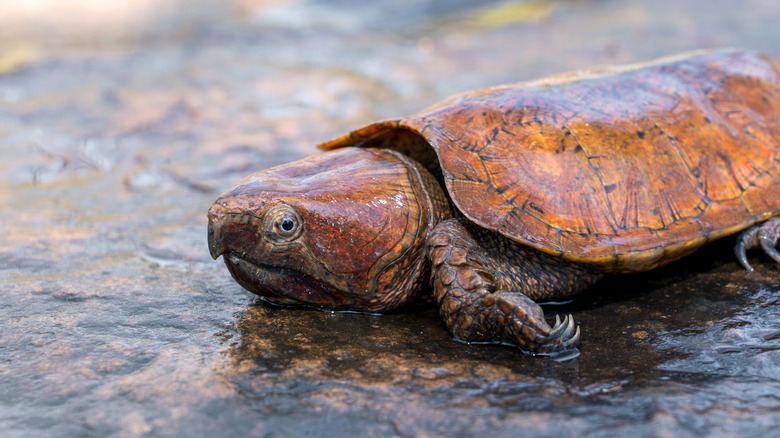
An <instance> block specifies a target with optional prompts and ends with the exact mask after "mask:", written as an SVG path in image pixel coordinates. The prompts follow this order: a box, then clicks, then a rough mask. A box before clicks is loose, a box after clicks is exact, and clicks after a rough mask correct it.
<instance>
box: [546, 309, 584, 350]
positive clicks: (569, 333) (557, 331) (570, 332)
mask: <svg viewBox="0 0 780 438" xmlns="http://www.w3.org/2000/svg"><path fill="white" fill-rule="evenodd" d="M579 339H580V327H579V326H578V325H577V324H575V323H574V318H573V317H572V316H571V315H566V316H565V317H564V318H563V321H561V318H560V317H559V316H558V315H555V325H553V328H552V330H551V331H550V334H549V335H548V336H547V340H548V343H547V344H545V345H544V346H548V348H549V349H550V350H551V351H564V350H568V349H570V348H572V347H573V346H574V345H576V344H577V341H578V340H579ZM550 347H552V348H550Z"/></svg>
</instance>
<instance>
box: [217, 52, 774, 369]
mask: <svg viewBox="0 0 780 438" xmlns="http://www.w3.org/2000/svg"><path fill="white" fill-rule="evenodd" d="M320 147H321V148H323V149H327V150H334V151H332V152H329V153H328V154H336V155H328V154H324V155H323V156H322V158H320V159H318V160H319V161H317V163H319V164H317V165H316V166H314V165H311V164H305V163H304V162H303V161H302V162H300V163H302V164H295V163H292V164H290V165H288V166H289V167H286V168H285V166H282V168H283V169H277V170H273V169H271V170H269V171H267V173H265V174H262V175H261V176H258V177H254V179H253V178H249V179H248V180H247V181H246V182H244V183H243V185H241V184H240V185H239V186H237V188H234V189H233V190H232V191H228V192H226V193H225V194H223V195H222V196H221V197H220V198H219V199H218V200H217V202H215V204H214V206H213V207H212V210H210V213H209V218H210V225H209V235H210V238H209V239H210V246H211V249H212V255H213V256H214V257H215V258H216V257H217V256H219V255H220V254H223V253H231V252H232V253H233V254H239V255H240V256H241V257H244V256H246V255H247V254H250V253H251V252H252V251H256V250H255V249H247V248H246V247H242V246H241V245H242V243H243V242H245V241H248V240H251V236H250V233H251V231H250V230H249V229H246V230H244V231H242V233H243V234H241V235H240V236H239V237H237V238H234V239H233V240H232V242H236V243H234V244H233V245H234V247H233V248H231V247H230V245H228V244H226V243H225V242H226V241H227V240H229V239H227V238H226V237H225V236H226V235H228V234H229V233H228V232H227V231H225V230H227V229H228V228H229V227H228V223H229V222H230V220H228V219H227V218H229V217H242V216H241V215H242V214H243V213H242V211H243V210H241V209H242V208H246V205H245V204H246V202H247V201H246V200H245V198H241V200H240V201H239V200H237V199H238V198H237V196H238V195H237V194H239V193H240V194H241V196H244V197H246V195H247V194H248V193H250V192H251V190H249V187H250V186H251V185H252V184H254V185H257V184H261V185H262V184H265V186H266V187H265V188H263V189H262V190H260V192H261V193H262V195H258V196H261V197H264V199H265V200H264V201H262V202H258V203H257V204H258V205H259V204H264V203H268V204H269V205H271V204H273V203H275V202H284V203H290V205H293V204H294V203H295V202H299V201H300V199H298V198H296V199H295V200H294V201H293V200H289V199H288V198H287V197H286V196H288V192H287V191H285V190H287V189H286V188H285V189H284V190H282V189H279V184H280V183H279V181H282V180H284V178H288V180H287V181H289V182H290V184H287V185H288V186H294V187H296V188H297V190H304V191H306V190H311V191H312V192H311V193H319V192H320V191H321V190H322V186H323V184H325V185H327V184H328V183H327V182H326V183H323V180H317V181H316V182H315V181H313V180H312V179H311V178H312V176H311V175H312V173H313V172H321V173H322V174H323V175H329V174H331V173H333V172H334V170H333V167H334V166H335V164H333V163H339V164H338V166H345V165H347V164H348V163H349V162H350V161H356V162H358V161H359V162H361V163H368V162H369V161H370V162H372V163H373V164H371V165H368V164H366V165H365V166H363V165H362V164H361V166H353V167H350V171H352V172H355V173H359V174H360V175H354V178H355V179H354V181H350V182H349V183H348V185H349V188H350V190H352V192H351V193H353V194H352V195H345V196H346V197H350V196H353V197H354V196H357V195H355V193H358V192H362V191H364V190H365V191H370V190H374V189H377V188H381V187H382V186H383V185H392V186H393V187H396V183H395V182H392V181H395V178H399V177H400V178H401V179H403V180H404V181H407V182H408V183H404V184H405V185H403V186H404V187H406V188H404V190H407V189H408V187H415V188H416V189H415V190H417V191H416V192H415V193H418V194H419V195H420V196H422V198H424V199H434V200H435V201H434V202H431V201H425V202H423V203H422V204H419V205H418V204H415V205H417V206H416V207H415V208H416V210H415V213H414V215H411V216H410V215H407V216H406V217H407V219H409V218H412V219H415V220H416V219H419V218H421V217H425V218H427V219H426V220H424V221H418V222H420V223H421V224H422V223H423V222H424V226H423V228H422V229H416V228H415V230H416V231H415V233H416V234H414V238H413V239H411V240H413V241H414V242H415V245H421V246H414V248H420V247H422V248H424V251H419V250H417V249H415V250H412V249H407V248H406V247H405V246H404V247H400V246H396V247H394V248H393V250H392V252H393V253H394V254H395V255H396V257H398V258H396V259H393V261H392V262H391V263H389V264H390V265H393V266H400V265H405V264H407V265H410V266H412V265H413V266H414V269H413V270H411V271H410V270H404V269H393V270H391V271H386V270H385V271H382V275H381V276H380V277H381V278H379V280H376V281H368V280H369V278H368V277H370V276H371V275H366V274H365V273H362V274H361V275H362V276H361V277H360V278H361V281H364V280H365V281H366V282H365V283H361V284H366V285H367V286H366V287H363V288H362V289H360V294H364V295H368V298H366V297H361V301H359V302H358V301H356V300H353V299H351V298H348V297H345V296H344V295H343V294H341V293H340V292H338V291H336V290H334V289H331V290H330V292H329V294H331V295H328V296H326V295H322V294H319V293H317V291H316V289H317V285H319V284H321V283H323V282H325V281H324V280H323V279H324V278H325V275H324V274H316V275H311V274H310V273H309V274H306V275H304V276H303V277H302V278H306V281H305V283H306V287H305V288H304V287H299V286H295V285H293V283H291V281H290V280H289V278H288V279H285V281H286V283H285V284H287V285H289V287H290V288H293V289H296V291H297V294H296V297H295V299H294V300H289V297H286V299H288V300H287V301H283V303H285V304H289V303H302V304H307V303H314V305H316V306H318V307H326V308H348V309H351V310H371V311H387V310H392V309H395V308H398V307H399V306H402V305H404V304H406V303H408V302H409V301H410V300H414V299H419V298H420V297H421V295H422V294H421V293H420V292H419V291H420V289H421V288H423V289H424V288H425V287H426V284H427V283H428V282H427V281H425V279H426V278H428V279H429V280H430V284H431V285H432V288H433V294H434V297H435V299H436V302H437V304H438V306H439V309H440V314H441V316H442V318H443V320H444V322H445V324H446V325H447V327H448V329H449V330H450V332H451V333H452V334H453V335H454V337H455V338H456V339H459V340H463V341H467V342H491V343H502V344H511V345H516V346H518V347H520V348H521V349H523V350H524V351H526V352H530V353H533V354H557V353H559V352H561V351H565V350H568V349H570V348H572V347H574V346H575V345H576V342H577V340H578V339H579V336H580V331H579V327H577V325H576V324H575V323H574V322H573V320H572V319H571V317H570V316H566V317H564V318H563V320H561V319H560V318H558V317H556V321H555V323H553V324H548V323H547V321H546V320H545V317H544V313H543V311H542V309H541V308H540V307H539V306H538V305H537V304H536V302H535V301H536V300H547V299H555V298H563V297H569V296H572V295H574V294H576V293H578V292H580V291H582V290H584V289H586V288H588V287H590V286H591V285H592V284H593V283H595V282H596V281H597V280H598V279H599V278H601V277H602V276H603V275H605V274H622V273H633V272H641V271H646V270H650V269H654V268H656V267H659V266H662V265H664V264H667V263H669V262H672V261H674V260H677V259H679V258H681V257H684V256H685V255H688V254H690V253H691V252H693V251H695V250H696V249H698V248H699V247H701V246H702V245H704V244H705V243H707V242H709V241H711V240H713V239H717V238H721V237H724V236H727V235H731V234H735V233H739V232H742V234H741V235H740V237H739V238H738V241H737V245H736V247H735V252H736V254H737V258H738V260H739V262H740V263H741V264H743V265H744V266H745V267H746V268H747V269H751V268H750V266H749V264H748V262H747V256H746V252H747V250H749V249H753V248H762V249H763V250H764V251H765V252H767V253H768V254H769V255H770V256H771V257H773V258H775V260H778V261H780V253H778V252H777V250H776V249H775V248H774V245H775V243H776V242H777V241H778V237H780V220H778V219H777V218H776V217H775V216H776V215H777V214H778V212H780V193H779V192H778V191H777V190H776V187H777V184H778V182H780V173H779V169H778V156H777V153H778V149H780V63H778V62H777V61H775V60H773V59H771V58H769V57H767V56H765V55H762V54H758V53H755V52H750V51H741V50H733V49H728V50H716V51H700V52H693V53H687V54H683V55H678V56H675V57H671V58H665V59H661V60H657V61H653V62H649V63H643V64H634V65H628V66H616V67H601V68H596V69H591V70H586V71H580V72H574V73H567V74H563V75H559V76H555V77H551V78H546V79H541V80H538V81H533V82H525V83H517V84H510V85H504V86H498V87H493V88H488V89H483V90H477V91H472V92H467V93H463V94H460V95H457V96H453V97H452V98H450V99H447V100H445V101H444V102H442V103H440V104H437V105H434V106H433V107H430V108H428V109H426V110H424V111H422V112H420V113H418V114H415V115H412V116H409V117H404V118H400V119H394V120H388V121H383V122H378V123H374V124H371V125H368V126H366V127H364V128H361V129H358V130H356V131H353V132H351V133H349V134H347V135H345V136H342V137H339V138H336V139H334V140H332V141H329V142H327V143H324V144H322V145H320ZM360 151H363V152H360ZM304 161H305V160H304ZM331 162H332V163H331ZM329 163H330V164H329ZM372 166H376V167H372ZM391 168H392V169H395V170H393V171H389V170H388V169H391ZM371 169H374V170H371ZM403 169H406V170H403ZM372 172H375V173H376V175H379V177H380V178H384V177H385V176H388V175H390V174H392V178H389V179H387V180H382V181H383V182H378V181H377V180H375V179H373V177H372V176H370V175H372ZM412 174H413V175H412ZM340 175H341V174H340ZM401 175H403V176H402V177H401ZM290 178H292V179H290ZM327 181H331V182H332V180H327ZM356 181H363V182H362V183H360V182H356ZM269 186H273V188H272V189H269V188H268V187H269ZM334 190H335V189H334ZM407 191H408V190H407ZM260 192H258V193H260ZM280 193H281V194H280ZM404 193H406V192H404ZM323 196H324V195H323ZM361 196H362V198H361V199H363V198H366V199H368V198H370V197H369V196H368V195H366V194H361ZM301 199H303V198H301ZM372 199H373V198H372ZM310 200H311V196H309V198H306V200H304V201H300V202H304V203H305V202H309V201H310ZM411 200H412V198H411V197H409V198H404V201H403V202H401V203H399V205H400V204H404V203H406V204H409V205H412V204H414V202H411ZM253 202H254V201H253ZM423 204H425V205H423ZM252 206H253V207H252V208H253V209H254V210H253V212H252V214H253V215H254V216H253V217H257V218H260V219H258V220H262V216H263V215H264V214H265V213H263V211H264V210H263V209H262V208H260V207H257V206H256V205H255V204H252ZM263 208H265V207H263ZM269 208H275V207H269ZM304 219H305V218H304ZM253 220H254V219H253ZM307 220H308V222H309V223H312V222H315V220H314V219H305V220H302V221H301V222H302V223H303V222H306V221H307ZM243 222H247V221H246V220H243ZM377 224H378V225H377V226H379V225H381V224H380V222H377ZM236 229H238V228H236ZM361 233H362V234H367V233H368V232H362V231H360V232H356V233H353V235H349V231H345V237H347V236H348V237H349V239H350V242H347V241H346V240H342V242H343V245H345V246H348V245H349V244H350V243H351V240H352V238H353V237H354V238H356V239H358V240H359V238H361V237H362V236H361ZM376 240H377V239H375V238H372V239H370V240H368V242H369V243H370V244H371V245H374V244H375V242H376ZM399 242H400V240H399ZM335 245H338V244H335ZM310 246H311V245H310ZM319 246H320V247H322V246H323V245H322V244H320V245H319ZM324 246H327V245H324ZM311 247H312V248H314V247H316V245H314V246H311ZM372 248H373V246H372ZM351 252H355V247H350V250H343V251H342V252H340V253H339V256H340V257H342V258H343V259H344V260H347V259H349V257H350V256H351V255H352V254H351ZM407 253H414V254H421V255H420V256H419V257H420V260H424V261H422V262H419V263H418V262H416V261H415V262H414V263H412V262H410V261H409V260H408V259H404V260H403V262H399V261H398V260H401V257H402V256H405V254H407ZM250 255H251V254H250ZM232 257H234V258H235V257H238V256H236V255H234V256H232ZM258 257H259V256H258ZM285 257H292V256H289V255H286V256H285ZM340 260H341V259H340ZM383 260H384V259H383ZM415 260H417V259H415ZM226 263H228V258H226ZM377 263H379V262H377ZM383 263H384V262H383ZM306 264H307V266H312V269H315V267H314V265H315V264H316V263H314V262H311V261H309V260H308V259H307V261H306ZM228 266H229V267H231V265H230V263H228ZM285 266H286V267H285V268H284V269H287V270H289V269H293V268H290V267H287V265H285ZM290 266H293V265H290ZM382 266H384V265H382ZM317 269H318V268H317ZM231 272H232V273H233V274H234V277H236V279H237V280H239V282H241V283H242V285H244V286H245V287H247V289H250V290H253V291H255V292H257V293H259V294H260V295H263V294H264V293H267V291H268V290H269V287H268V285H267V284H261V283H262V281H259V280H257V279H256V278H254V277H253V276H252V275H248V274H246V272H244V271H241V269H239V268H236V267H235V265H234V266H233V267H232V268H231ZM388 272H392V274H389V273H388ZM410 272H412V273H413V275H411V274H410ZM274 275H276V276H278V275H281V274H278V273H277V274H274ZM255 277H257V276H255ZM340 281H341V280H340ZM342 283H343V281H342ZM400 285H403V287H401V286H400ZM379 286H381V287H379ZM340 288H341V289H338V288H337V289H338V290H339V291H343V290H345V288H346V286H343V285H342V286H340ZM401 289H403V290H401ZM354 290H356V289H354ZM298 292H299V293H298ZM304 292H305V293H306V294H309V295H312V296H317V297H318V298H317V300H318V301H316V302H313V301H306V298H305V297H304V295H305V294H304ZM268 295H274V297H273V298H272V300H274V299H277V298H278V299H281V298H280V297H281V296H282V295H289V294H286V293H285V292H284V291H283V290H281V291H280V288H279V287H276V288H274V290H273V293H272V294H271V293H270V292H269V293H268ZM336 295H338V298H337V299H336V298H328V297H329V296H330V297H333V296H336ZM356 303H358V304H356Z"/></svg>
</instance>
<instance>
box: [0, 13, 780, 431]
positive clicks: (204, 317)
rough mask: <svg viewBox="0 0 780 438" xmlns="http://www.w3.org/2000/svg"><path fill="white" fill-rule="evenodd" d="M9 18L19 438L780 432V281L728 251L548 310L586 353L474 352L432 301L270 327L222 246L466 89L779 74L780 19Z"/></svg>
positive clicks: (621, 281)
mask: <svg viewBox="0 0 780 438" xmlns="http://www.w3.org/2000/svg"><path fill="white" fill-rule="evenodd" d="M7 3H8V5H4V6H2V7H1V8H0V9H2V8H4V10H3V11H2V13H0V29H2V30H0V202H1V204H0V205H2V209H0V223H2V233H0V287H1V288H2V294H0V430H2V431H3V436H9V437H17V436H18V437H21V436H106V435H118V436H144V435H154V436H170V435H183V436H193V435H203V436H206V435H209V436H217V435H219V436H247V435H250V436H332V435H340V436H344V435H347V434H349V433H354V434H360V435H366V436H433V435H444V434H450V435H452V434H475V435H476V434H490V435H491V436H518V434H522V435H524V436H526V435H527V436H532V435H540V436H556V435H582V434H588V435H593V436H613V435H615V434H621V435H627V434H632V435H636V436H700V435H702V434H712V435H727V436H770V435H772V434H774V433H776V431H777V428H778V426H780V351H779V350H780V323H779V322H778V321H780V269H778V267H777V266H775V265H773V264H772V263H770V262H769V261H768V260H766V259H761V258H760V257H759V256H758V255H754V256H755V257H754V258H753V259H752V262H753V263H754V264H755V266H756V268H757V269H756V273H754V274H747V273H746V272H744V271H743V270H742V269H741V268H740V267H739V266H738V265H737V263H736V262H735V261H734V259H733V256H732V255H731V246H732V244H733V240H732V239H725V240H724V241H723V242H716V243H714V244H712V245H710V246H708V247H707V248H705V249H704V250H702V251H700V252H699V253H698V254H697V255H695V256H694V257H692V258H690V259H687V260H685V261H682V262H680V263H677V264H675V265H673V266H670V267H667V268H665V269H662V270H659V271H656V272H652V273H648V274H643V275H638V276H632V277H624V278H614V279H609V280H606V281H605V282H603V283H601V284H599V285H598V286H597V287H594V288H593V290H592V291H590V292H589V293H587V294H585V295H583V296H580V297H578V299H577V300H576V301H575V302H574V303H571V304H568V305H566V306H563V307H561V306H557V307H548V309H547V311H548V313H549V314H553V313H555V312H561V313H568V312H571V313H573V314H574V317H575V319H576V320H577V321H578V322H579V323H580V325H581V328H582V331H583V336H582V341H581V345H580V347H581V354H580V356H579V357H576V358H573V359H570V360H566V361H553V360H549V359H540V358H534V357H530V356H526V355H523V354H522V353H520V352H518V351H517V350H514V349H512V348H506V347H495V346H482V345H464V344H459V343H455V342H453V341H452V340H451V339H450V338H449V336H448V334H447V332H446V331H445V329H444V328H443V326H442V324H441V323H440V321H439V320H438V317H437V314H436V311H435V310H433V309H409V310H407V311H404V312H399V313H395V314H391V315H384V316H375V315H359V314H333V313H325V312H317V311H307V310H294V309H279V308H270V307H267V306H264V305H262V304H260V303H257V302H256V301H255V298H253V296H252V295H250V294H249V293H248V292H246V291H244V290H242V289H241V288H240V287H239V286H238V285H237V284H236V283H234V282H233V281H232V279H231V278H230V276H229V274H228V272H227V270H226V269H225V268H224V266H223V265H222V263H221V261H219V262H215V261H212V260H211V259H210V257H209V255H208V250H207V247H206V211H207V209H208V206H209V204H210V203H211V202H212V201H213V199H214V198H215V197H216V196H217V195H218V194H219V192H220V191H222V190H223V189H225V188H227V187H229V186H230V185H232V184H234V183H235V182H237V181H238V180H239V179H240V178H242V177H243V176H245V175H246V174H248V173H250V172H253V171H255V170H258V169H262V168H266V167H268V166H271V165H275V164H279V163H283V162H287V161H290V160H293V159H296V158H299V157H302V156H304V155H307V154H310V153H315V149H314V145H315V144H316V143H317V142H319V141H323V140H326V139H328V138H330V137H331V136H334V135H337V134H341V133H344V132H346V131H348V130H349V129H350V128H355V127H357V126H360V125H362V124H364V123H367V122H370V121H372V120H375V119H379V118H383V117H391V116H397V115H401V114H405V113H409V112H414V111H417V110H419V109H421V108H423V107H425V106H427V105H429V104H431V103H434V102H435V101H437V100H439V99H441V98H444V97H446V96H447V95H449V94H452V93H455V92H458V91H463V90H466V89H470V88H477V87H483V86H488V85H495V84H498V83H502V82H510V81H516V80H523V79H531V78H534V77H538V76H541V75H545V74H551V73H556V72H560V71H563V70H568V69H574V68H581V67H586V66H590V65H594V64H603V63H624V62H630V61H638V60H645V59H650V58H653V57H656V56H661V55H667V54H671V53H675V52H679V51H683V50H689V49H695V48H701V47H717V46H737V47H746V48H752V49H758V50H762V51H764V52H767V53H769V54H771V55H774V56H775V57H780V47H778V46H777V41H780V27H778V26H777V23H778V22H779V21H780V4H778V3H777V2H776V1H774V0H763V1H761V0H751V1H745V2H739V3H737V2H712V1H704V0H695V1H687V2H679V1H671V0H646V1H635V2H619V1H598V2H597V1H591V2H588V1H549V2H542V1H540V2H508V3H507V2H500V3H497V2H467V1H457V2H446V3H445V2H433V1H419V2H402V3H401V4H399V3H398V2H390V1H379V2H349V1H335V0H332V1H325V2H315V1H306V0H300V1H275V2H271V1H262V0H245V1H238V0H236V1H232V2H216V1H213V2H212V1H207V0H199V1H197V2H187V3H186V4H185V2H176V1H168V2H165V1H162V0H159V1H152V0H148V1H141V2H107V3H106V4H116V5H119V6H115V7H110V6H100V7H98V6H94V8H97V9H98V10H93V9H94V8H93V9H90V8H89V7H87V6H84V5H83V4H81V3H80V2H75V1H74V2H62V3H65V4H68V5H69V6H68V7H62V8H60V9H52V10H46V9H41V10H40V11H38V12H37V13H35V14H34V13H33V12H32V11H33V9H34V8H33V9H30V8H22V7H15V6H12V5H11V3H12V2H7ZM54 3H56V2H54ZM52 4H53V3H52ZM399 5H400V6H399ZM52 8H54V6H52ZM101 8H102V9H101ZM42 29H46V31H45V32H43V31H42Z"/></svg>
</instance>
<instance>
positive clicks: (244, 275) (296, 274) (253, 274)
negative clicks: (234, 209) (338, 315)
mask: <svg viewBox="0 0 780 438" xmlns="http://www.w3.org/2000/svg"><path fill="white" fill-rule="evenodd" d="M223 259H224V260H225V265H226V266H227V268H228V271H230V274H231V275H232V276H233V278H234V279H235V280H236V282H238V284H240V285H241V286H242V287H243V288H244V289H246V290H248V291H250V292H252V293H254V294H257V295H259V296H260V297H261V298H262V299H263V300H265V301H268V302H270V303H272V304H276V305H280V306H310V307H317V308H328V309H349V308H350V307H351V304H352V303H351V300H349V299H348V298H347V297H346V296H344V295H343V294H342V293H341V292H340V291H338V290H336V289H335V288H334V287H333V286H331V285H329V284H327V283H325V282H323V281H321V280H319V279H317V278H315V277H313V276H311V275H309V274H306V273H305V272H302V271H299V270H297V269H293V268H289V267H283V266H274V265H270V264H264V263H257V262H254V261H252V260H249V259H247V258H245V257H242V256H241V255H239V254H237V253H234V252H229V253H227V254H224V255H223Z"/></svg>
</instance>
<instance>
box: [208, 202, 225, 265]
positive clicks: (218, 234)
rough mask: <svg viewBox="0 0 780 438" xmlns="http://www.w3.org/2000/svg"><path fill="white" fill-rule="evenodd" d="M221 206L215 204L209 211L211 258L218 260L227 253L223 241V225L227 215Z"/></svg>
mask: <svg viewBox="0 0 780 438" xmlns="http://www.w3.org/2000/svg"><path fill="white" fill-rule="evenodd" d="M219 210H221V208H220V207H219V205H217V204H214V205H212V206H211V208H210V209H209V253H211V258H213V259H214V260H216V259H217V258H218V257H219V256H221V255H222V254H223V253H224V252H225V246H224V245H223V239H222V225H223V223H224V221H225V214H224V213H223V212H221V211H219Z"/></svg>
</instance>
